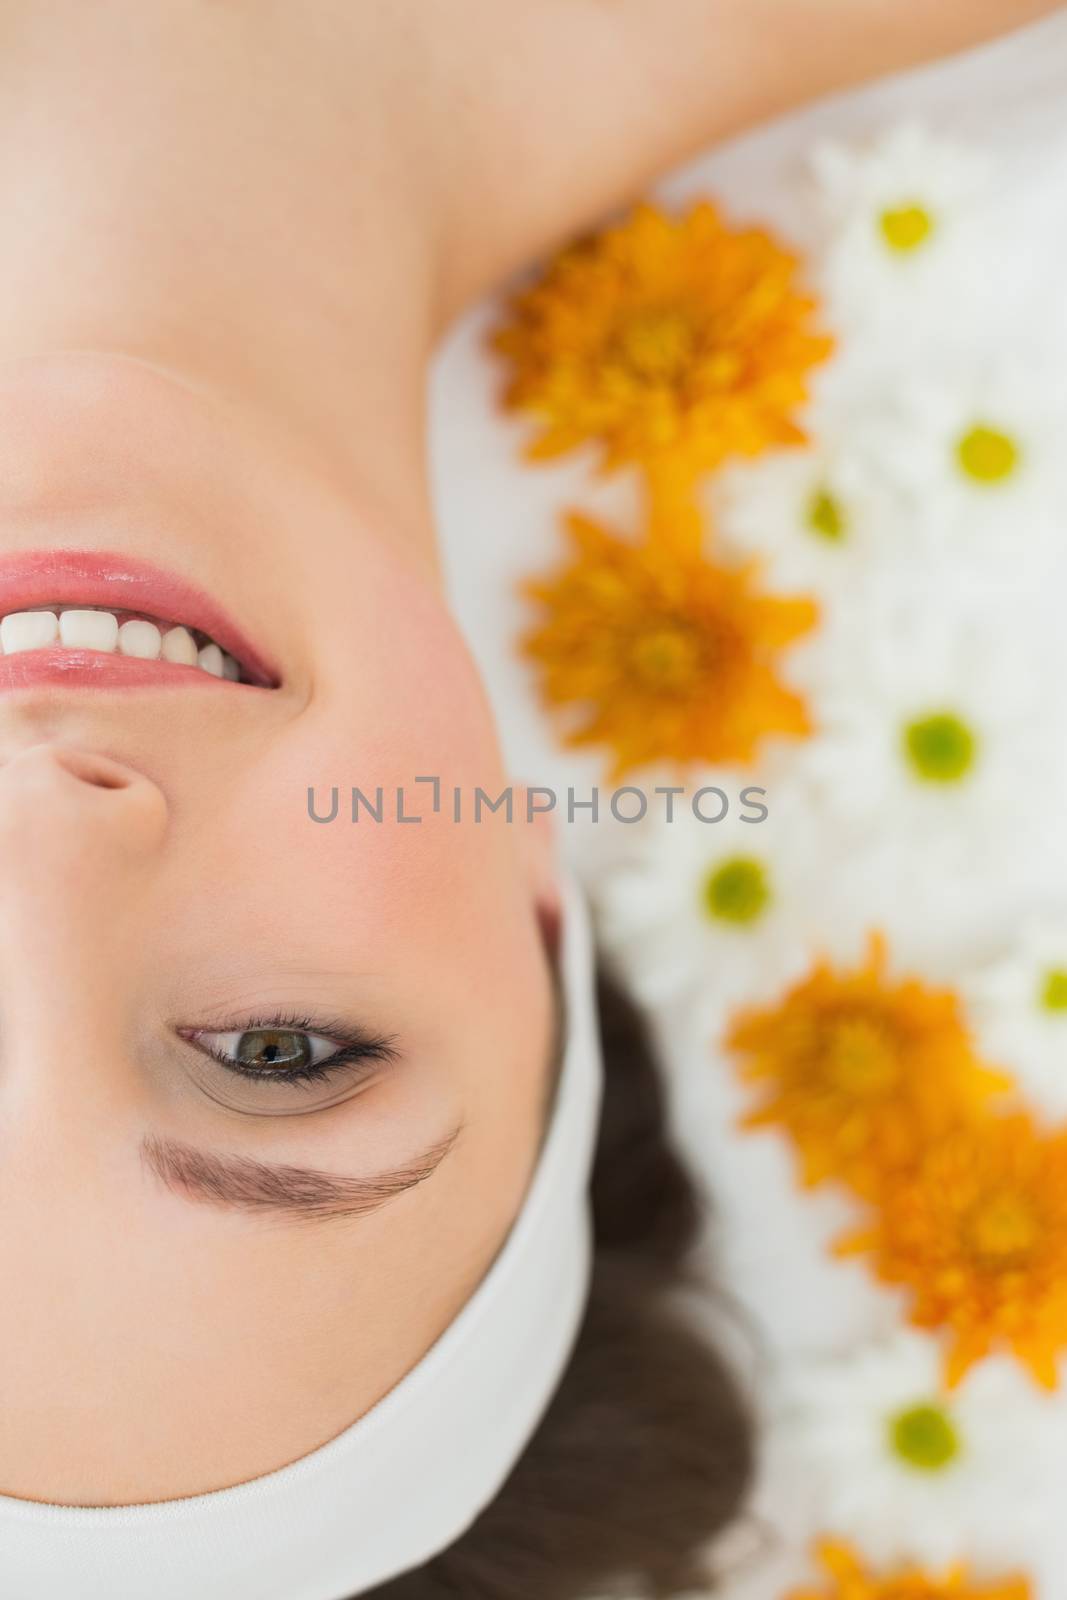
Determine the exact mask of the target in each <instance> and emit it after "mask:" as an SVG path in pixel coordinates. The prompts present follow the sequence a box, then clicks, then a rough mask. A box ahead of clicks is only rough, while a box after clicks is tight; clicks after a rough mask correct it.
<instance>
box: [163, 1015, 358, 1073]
mask: <svg viewBox="0 0 1067 1600" xmlns="http://www.w3.org/2000/svg"><path fill="white" fill-rule="evenodd" d="M192 1037H193V1040H194V1042H195V1043H196V1044H198V1045H199V1046H200V1047H201V1049H203V1050H206V1051H208V1053H209V1054H210V1055H212V1056H214V1057H215V1060H216V1061H221V1062H222V1063H223V1065H225V1066H229V1067H232V1068H233V1069H234V1070H235V1071H237V1072H247V1073H255V1074H256V1075H257V1076H260V1075H262V1076H273V1075H277V1076H279V1077H289V1078H293V1077H301V1078H303V1077H307V1076H308V1075H309V1073H314V1072H315V1071H316V1069H318V1068H321V1067H323V1066H324V1065H325V1064H326V1063H327V1062H328V1061H330V1060H331V1059H332V1058H333V1057H335V1056H338V1055H342V1054H343V1053H344V1050H345V1045H344V1042H343V1041H342V1040H338V1039H329V1038H327V1037H326V1036H325V1034H321V1033H305V1032H303V1031H302V1030H298V1029H295V1028H262V1027H261V1028H247V1029H245V1030H244V1031H243V1032H241V1033H238V1032H236V1031H231V1032H229V1033H207V1032H199V1031H198V1032H197V1033H195V1034H194V1035H193V1036H192Z"/></svg>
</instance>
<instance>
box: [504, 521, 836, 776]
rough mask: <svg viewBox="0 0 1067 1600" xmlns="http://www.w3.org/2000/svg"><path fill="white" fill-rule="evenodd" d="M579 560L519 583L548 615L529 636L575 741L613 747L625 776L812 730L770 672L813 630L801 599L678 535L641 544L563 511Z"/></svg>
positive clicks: (746, 751)
mask: <svg viewBox="0 0 1067 1600" xmlns="http://www.w3.org/2000/svg"><path fill="white" fill-rule="evenodd" d="M568 527H569V531H570V535H571V538H572V539H573V541H574V545H575V549H576V554H575V557H574V559H573V560H572V561H571V562H570V563H569V564H568V565H566V566H565V567H563V568H562V570H560V571H559V572H557V573H556V574H555V575H554V576H552V577H550V578H548V579H542V580H539V581H537V582H532V583H528V584H526V585H524V589H525V592H526V593H527V594H528V595H529V596H530V597H531V598H533V599H534V600H536V601H539V602H540V604H541V605H542V607H543V608H544V611H545V616H544V618H543V620H542V621H540V622H539V623H538V624H537V625H536V627H534V628H533V629H532V630H531V631H530V632H529V633H528V634H527V635H526V637H525V639H524V640H523V648H524V650H525V653H526V654H527V655H528V656H529V657H530V659H531V660H533V661H535V662H537V663H538V665H539V666H540V668H541V692H542V697H543V699H544V700H545V702H546V703H547V704H548V705H550V706H557V707H569V708H571V710H572V713H573V721H572V725H571V727H570V730H569V733H568V735H567V743H568V744H571V745H596V744H603V745H607V746H608V747H609V748H610V749H611V750H612V751H613V752H614V757H615V764H614V773H615V775H616V776H618V775H621V774H622V773H624V772H628V771H630V770H632V769H633V768H635V767H640V766H644V765H648V764H651V763H654V762H659V761H669V762H674V763H676V764H677V765H678V766H680V767H684V766H685V765H687V764H689V763H696V762H707V763H713V762H746V761H750V760H751V759H752V758H753V757H754V756H755V754H756V752H757V750H758V748H759V746H760V744H761V742H762V741H763V740H764V739H765V738H766V737H767V736H768V735H769V734H775V733H781V734H794V735H797V734H804V733H806V732H807V731H808V728H809V723H808V717H807V712H806V710H805V707H804V704H803V702H802V700H801V699H800V698H799V696H797V695H796V694H794V693H792V691H790V690H789V689H786V688H785V687H784V686H783V685H782V684H781V683H780V682H779V681H778V679H777V677H776V676H775V657H776V655H777V653H778V652H779V651H780V650H781V649H782V647H783V646H784V645H787V644H789V643H790V641H791V640H793V639H795V638H797V637H798V636H799V635H800V634H802V633H804V632H806V630H807V629H809V628H810V627H812V626H813V624H814V622H815V620H816V612H815V607H814V605H813V603H812V602H811V601H810V600H806V599H795V600H794V599H777V598H774V597H772V596H769V595H763V594H760V593H759V592H758V590H757V589H756V588H755V586H754V583H753V579H752V573H751V569H749V568H744V569H736V570H730V569H727V568H723V567H718V566H715V565H714V564H712V563H711V562H710V561H707V560H705V559H703V558H702V557H701V556H700V555H698V554H686V553H683V552H682V551H680V550H677V549H673V548H672V547H671V545H670V544H669V542H663V543H655V544H645V545H636V544H631V543H628V542H627V541H625V540H623V539H619V538H617V537H615V535H613V534H612V533H611V532H609V531H608V530H607V529H605V528H602V527H600V526H598V525H597V524H596V523H595V522H592V521H590V520H589V519H588V518H587V517H583V516H579V515H573V516H571V517H570V518H569V519H568Z"/></svg>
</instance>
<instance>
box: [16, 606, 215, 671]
mask: <svg viewBox="0 0 1067 1600" xmlns="http://www.w3.org/2000/svg"><path fill="white" fill-rule="evenodd" d="M201 638H203V635H202V634H201ZM57 645H58V646H59V647H60V648H61V649H66V650H103V651H107V652H111V653H114V652H116V651H117V652H118V654H119V655H123V656H137V657H139V658H140V659H141V660H142V661H158V660H160V659H161V658H162V660H164V661H170V662H173V663H176V664H178V665H181V666H187V667H200V669H201V670H202V671H203V672H209V673H211V675H212V677H214V678H229V679H230V680H231V681H232V682H234V683H236V682H237V680H238V679H239V678H240V676H241V669H240V667H239V666H238V664H237V662H236V661H235V660H234V658H233V657H232V656H229V655H227V654H226V653H225V651H223V650H220V649H219V647H218V645H217V644H215V643H214V641H213V640H210V639H209V640H208V641H207V643H206V644H203V645H201V646H198V645H197V642H196V640H195V638H194V637H193V635H192V634H191V633H190V632H189V629H188V628H183V627H180V626H177V627H170V626H168V625H167V624H166V623H164V624H162V625H161V626H158V627H157V625H156V624H155V623H154V622H148V621H146V620H144V619H143V618H141V617H131V618H130V619H129V620H128V621H126V622H122V623H120V621H119V618H118V616H116V615H115V613H114V612H113V611H100V610H96V609H88V608H86V609H80V610H79V609H74V608H72V609H71V610H69V611H67V610H62V609H60V610H58V611H12V612H10V613H9V614H8V615H7V616H6V617H4V618H3V619H2V620H0V649H2V650H3V653H4V655H5V656H13V655H17V654H19V652H20V651H23V650H45V649H48V648H49V647H55V646H57Z"/></svg>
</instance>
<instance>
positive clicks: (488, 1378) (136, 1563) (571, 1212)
mask: <svg viewBox="0 0 1067 1600" xmlns="http://www.w3.org/2000/svg"><path fill="white" fill-rule="evenodd" d="M560 973H561V980H562V989H563V1004H564V1015H565V1023H566V1029H567V1035H566V1045H565V1048H564V1056H563V1064H562V1070H561V1075H560V1080H559V1086H558V1089H557V1093H556V1102H555V1107H554V1110H553V1113H552V1119H551V1124H550V1127H549V1129H548V1132H547V1135H546V1138H545V1142H544V1145H543V1148H542V1151H541V1155H540V1158H539V1161H538V1165H537V1170H536V1172H535V1174H534V1178H533V1181H532V1183H531V1185H530V1189H529V1191H528V1193H527V1196H526V1199H525V1202H524V1204H523V1207H522V1210H521V1212H520V1213H519V1216H518V1218H517V1219H516V1221H515V1224H514V1226H513V1227H512V1230H511V1232H510V1234H509V1235H508V1238H507V1240H506V1241H505V1243H504V1245H503V1247H502V1248H501V1250H500V1253H499V1254H498V1256H497V1257H496V1260H495V1261H494V1262H493V1265H492V1267H491V1268H490V1270H489V1272H488V1273H487V1275H486V1277H485V1278H484V1280H483V1281H482V1283H481V1284H480V1286H479V1287H478V1289H477V1290H476V1291H475V1293H474V1294H473V1295H472V1297H471V1299H470V1300H469V1301H468V1302H467V1304H466V1305H465V1306H464V1308H463V1310H462V1311H461V1312H460V1314H459V1316H458V1317H457V1318H456V1319H455V1321H454V1322H453V1323H452V1324H451V1325H450V1326H449V1327H448V1328H447V1329H446V1330H445V1332H444V1333H443V1334H442V1335H441V1337H440V1338H439V1339H438V1341H437V1343H436V1344H435V1345H434V1346H433V1347H432V1349H431V1350H430V1351H429V1352H428V1353H427V1354H426V1355H425V1356H424V1357H423V1359H422V1360H421V1361H420V1362H419V1363H418V1365H417V1366H415V1367H414V1368H413V1369H412V1370H411V1371H410V1372H409V1373H408V1375H407V1376H406V1377H405V1378H404V1379H402V1381H401V1382H400V1383H399V1384H398V1385H397V1386H396V1387H395V1388H394V1389H392V1390H391V1391H390V1393H389V1394H387V1395H386V1396H385V1398H384V1399H383V1400H381V1401H379V1403H378V1404H377V1405H376V1406H374V1407H373V1409H372V1410H370V1411H368V1412H367V1413H366V1415H365V1416H363V1417H361V1418H360V1420H359V1421H358V1422H356V1423H354V1424H353V1425H352V1426H351V1427H350V1428H348V1429H347V1430H346V1431H345V1432H344V1433H342V1434H339V1435H338V1437H337V1438H336V1439H333V1440H332V1441H331V1442H330V1443H329V1444H326V1445H323V1446H322V1448H321V1449H319V1450H314V1451H313V1452H312V1453H311V1454H310V1455H308V1456H304V1457H302V1459H301V1460H299V1461H296V1462H294V1463H293V1464H292V1465H291V1466H288V1467H283V1468H281V1470H280V1471H278V1472H271V1473H268V1474H267V1475H266V1476H265V1477H262V1478H255V1479H253V1480H252V1481H251V1482H249V1483H242V1484H238V1485H237V1486H236V1487H234V1488H232V1489H222V1490H219V1491H217V1492H215V1493H212V1494H202V1495H194V1496H192V1497H190V1498H188V1499H184V1500H166V1501H160V1502H157V1503H155V1504H150V1505H140V1506H109V1507H102V1508H99V1509H98V1508H90V1507H78V1506H56V1505H45V1504H41V1503H39V1502H36V1501H29V1500H17V1499H12V1498H11V1497H10V1496H2V1495H0V1595H3V1597H4V1600H53V1597H54V1600H73V1597H74V1596H77V1600H145V1597H146V1596H149V1595H150V1596H151V1597H152V1600H194V1597H195V1600H348V1596H350V1595H354V1594H360V1593H362V1592H363V1591H365V1590H367V1589H370V1588H373V1587H374V1586H375V1585H376V1584H379V1583H383V1582H385V1581H386V1579H388V1578H392V1577H396V1576H397V1575H398V1574H399V1573H402V1572H404V1571H406V1570H408V1569H409V1568H411V1567H417V1566H420V1565H421V1564H422V1563H424V1562H426V1561H428V1560H430V1558H431V1557H432V1556H435V1555H437V1554H439V1553H440V1552H441V1551H442V1550H444V1549H446V1548H447V1547H448V1546H449V1545H450V1544H452V1543H453V1542H454V1541H455V1540H456V1539H457V1538H458V1537H459V1536H460V1534H462V1533H463V1532H464V1530H465V1529H466V1528H468V1527H469V1526H470V1524H471V1522H472V1521H473V1520H474V1518H475V1517H476V1516H477V1515H478V1513H479V1512H480V1511H481V1510H482V1509H483V1507H484V1506H486V1505H487V1504H488V1503H489V1501H490V1500H492V1498H493V1497H494V1495H495V1494H496V1492H497V1490H498V1489H499V1488H500V1486H501V1485H502V1484H503V1482H504V1480H505V1479H506V1478H507V1476H508V1473H509V1472H510V1471H511V1469H512V1467H513V1466H514V1464H515V1462H516V1461H517V1460H518V1458H519V1456H520V1455H521V1454H522V1452H523V1450H524V1449H525V1447H526V1445H527V1443H528V1442H529V1440H530V1437H531V1435H532V1434H533V1432H534V1430H535V1429H536V1427H537V1425H538V1422H539V1421H540V1419H541V1416H542V1414H543V1412H544V1410H545V1407H546V1405H547V1404H548V1402H549V1400H550V1399H551V1397H552V1394H553V1393H554V1391H555V1389H556V1386H557V1384H558V1382H559V1379H560V1377H561V1375H562V1372H563V1369H564V1367H565V1366H566V1363H567V1360H568V1358H569V1356H570V1352H571V1348H572V1345H573V1342H574V1338H575V1334H576V1332H577V1328H578V1324H579V1321H580V1319H581V1316H582V1312H583V1310H584V1307H585V1301H586V1296H587V1291H588V1284H589V1272H590V1261H591V1254H592V1251H591V1227H590V1214H589V1197H588V1188H589V1174H590V1168H591V1165H592V1157H593V1147H594V1143H595V1139H596V1128H597V1122H598V1115H599V1105H600V1086H601V1068H600V1050H599V1035H598V1031H597V1022H596V1011H595V1002H594V971H593V956H592V943H591V938H590V932H589V923H588V917H587V913H586V909H585V906H584V904H583V902H582V899H581V895H580V893H579V891H578V890H577V889H576V888H575V887H574V886H573V885H571V884H567V885H565V886H564V904H563V931H562V940H561V952H560Z"/></svg>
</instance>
